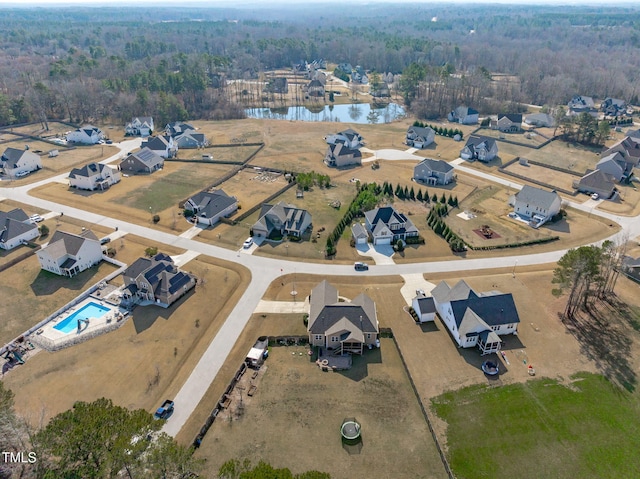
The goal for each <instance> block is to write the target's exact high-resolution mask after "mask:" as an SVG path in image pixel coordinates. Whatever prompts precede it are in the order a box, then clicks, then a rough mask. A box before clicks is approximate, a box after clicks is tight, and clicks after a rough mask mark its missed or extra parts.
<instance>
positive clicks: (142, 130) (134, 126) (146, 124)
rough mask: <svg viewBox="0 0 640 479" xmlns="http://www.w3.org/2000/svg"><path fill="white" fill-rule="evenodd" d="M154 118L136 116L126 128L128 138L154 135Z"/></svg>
mask: <svg viewBox="0 0 640 479" xmlns="http://www.w3.org/2000/svg"><path fill="white" fill-rule="evenodd" d="M153 130H154V128H153V118H152V117H150V116H136V117H133V118H132V119H131V121H130V122H129V123H127V124H126V125H125V127H124V134H125V135H126V136H143V137H144V136H149V135H151V133H153Z"/></svg>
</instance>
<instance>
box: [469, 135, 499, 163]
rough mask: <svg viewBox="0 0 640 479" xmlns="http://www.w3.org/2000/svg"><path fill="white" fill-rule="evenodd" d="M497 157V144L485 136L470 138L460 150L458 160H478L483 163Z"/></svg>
mask: <svg viewBox="0 0 640 479" xmlns="http://www.w3.org/2000/svg"><path fill="white" fill-rule="evenodd" d="M497 155H498V143H497V142H496V140H494V139H493V138H488V137H486V136H470V137H469V138H468V139H467V144H466V145H465V146H464V148H462V150H460V158H462V159H464V160H478V161H482V162H485V163H488V162H489V161H491V160H493V159H494V158H495V157H496V156H497Z"/></svg>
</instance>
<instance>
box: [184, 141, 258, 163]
mask: <svg viewBox="0 0 640 479" xmlns="http://www.w3.org/2000/svg"><path fill="white" fill-rule="evenodd" d="M254 141H257V140H254ZM257 149H258V147H257V146H242V145H238V146H229V147H216V148H211V147H209V148H181V149H179V150H178V156H177V158H179V159H181V160H202V155H203V154H209V155H211V157H212V158H213V160H214V161H238V162H241V161H244V160H246V159H247V158H248V157H249V156H250V155H251V154H252V153H253V152H255V151H256V150H257Z"/></svg>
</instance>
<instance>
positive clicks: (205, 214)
mask: <svg viewBox="0 0 640 479" xmlns="http://www.w3.org/2000/svg"><path fill="white" fill-rule="evenodd" d="M184 209H185V210H187V211H192V212H193V216H194V218H196V221H197V222H198V223H200V224H204V225H207V226H213V225H215V224H216V223H218V222H219V221H220V218H228V217H229V216H231V215H232V214H233V213H235V212H236V211H237V210H238V200H237V198H236V197H235V196H229V195H228V194H226V193H225V192H224V191H223V190H213V191H201V192H200V193H197V194H195V195H193V196H192V197H191V198H189V199H188V200H187V201H186V202H185V203H184Z"/></svg>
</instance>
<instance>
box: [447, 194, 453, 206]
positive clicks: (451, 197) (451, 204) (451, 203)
mask: <svg viewBox="0 0 640 479" xmlns="http://www.w3.org/2000/svg"><path fill="white" fill-rule="evenodd" d="M447 204H448V205H449V206H453V196H451V195H449V199H448V200H447Z"/></svg>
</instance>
